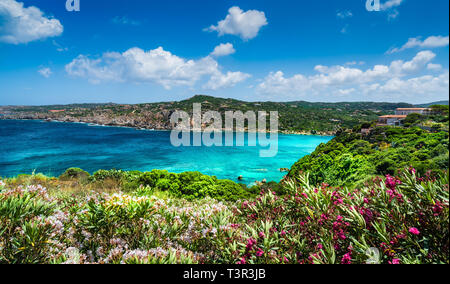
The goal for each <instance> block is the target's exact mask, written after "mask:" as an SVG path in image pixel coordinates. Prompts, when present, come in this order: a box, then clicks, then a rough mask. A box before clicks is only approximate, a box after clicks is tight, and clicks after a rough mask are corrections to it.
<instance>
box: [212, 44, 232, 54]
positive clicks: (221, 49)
mask: <svg viewBox="0 0 450 284" xmlns="http://www.w3.org/2000/svg"><path fill="white" fill-rule="evenodd" d="M235 52H236V50H235V49H234V47H233V45H232V44H231V43H222V44H220V45H218V46H216V48H214V51H213V52H212V53H211V55H212V56H215V57H220V56H227V55H230V54H233V53H235Z"/></svg>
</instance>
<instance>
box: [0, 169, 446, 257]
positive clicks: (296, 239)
mask: <svg viewBox="0 0 450 284" xmlns="http://www.w3.org/2000/svg"><path fill="white" fill-rule="evenodd" d="M79 179H80V177H79V176H77V177H74V176H72V177H66V180H67V181H68V182H71V183H72V185H74V184H76V183H78V182H80V181H79ZM38 182H44V183H49V182H51V181H49V180H47V179H46V178H44V177H42V176H30V177H27V178H25V177H22V180H21V181H19V180H18V179H11V180H5V181H3V182H0V263H188V264H189V263H230V264H235V263H239V264H258V263H274V264H281V263H285V264H287V263H292V264H297V263H301V264H304V263H342V264H350V263H366V262H375V263H377V262H379V263H386V264H388V263H392V264H397V263H402V264H403V263H447V264H448V263H449V257H448V255H449V186H448V173H445V174H442V175H439V176H436V177H432V176H423V177H420V176H418V175H416V171H415V170H414V169H408V170H405V171H404V172H402V173H401V174H400V175H399V176H398V177H392V176H386V177H385V178H383V179H374V180H373V181H371V183H369V184H367V185H366V186H364V187H361V188H332V187H330V186H329V185H327V184H322V185H320V186H313V185H312V184H311V183H310V181H309V178H308V176H307V175H305V176H300V177H299V178H296V179H292V180H289V181H287V182H286V183H285V185H284V186H283V189H284V190H285V194H284V195H281V196H279V195H277V194H275V193H274V192H272V191H271V190H262V191H261V192H260V193H259V194H258V196H256V197H255V198H250V199H249V200H239V201H236V202H219V201H217V200H214V199H210V198H209V197H208V198H192V199H190V200H186V199H185V198H180V197H178V196H177V195H174V194H172V193H171V192H170V191H159V190H155V189H154V188H152V187H150V186H147V187H144V186H141V187H139V188H138V189H137V190H131V191H128V192H126V193H125V192H123V191H116V190H113V189H110V190H109V191H106V190H103V191H99V190H95V189H92V190H91V191H87V190H83V191H76V190H75V188H79V187H77V186H75V187H72V189H71V190H69V188H70V187H67V188H66V189H65V190H62V189H60V190H46V189H45V188H44V187H42V186H40V185H35V184H36V183H38ZM18 183H22V184H18ZM371 248H376V249H378V250H379V255H378V254H377V253H376V251H375V250H373V249H371ZM369 252H372V254H370V253H369ZM374 252H375V253H374Z"/></svg>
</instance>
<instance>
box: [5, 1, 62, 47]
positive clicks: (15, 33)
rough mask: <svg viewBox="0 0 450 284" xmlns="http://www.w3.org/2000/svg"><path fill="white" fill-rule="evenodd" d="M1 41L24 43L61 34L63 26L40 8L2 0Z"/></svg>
mask: <svg viewBox="0 0 450 284" xmlns="http://www.w3.org/2000/svg"><path fill="white" fill-rule="evenodd" d="M0 25H1V26H0V42H5V43H9V44H22V43H28V42H32V41H35V40H40V39H45V38H49V37H55V36H59V35H61V34H62V32H63V29H64V28H63V26H62V25H61V23H60V22H59V20H57V19H53V18H49V17H46V16H44V13H43V12H42V11H41V10H39V8H37V7H34V6H30V7H24V4H23V3H21V2H17V1H15V0H0Z"/></svg>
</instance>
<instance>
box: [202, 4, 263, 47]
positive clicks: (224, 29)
mask: <svg viewBox="0 0 450 284" xmlns="http://www.w3.org/2000/svg"><path fill="white" fill-rule="evenodd" d="M266 25H268V22H267V18H266V15H265V14H264V12H261V11H257V10H249V11H246V12H244V11H243V10H242V9H241V8H239V7H236V6H235V7H231V8H230V9H229V10H228V15H227V16H226V17H225V19H224V20H222V21H220V22H218V23H217V25H216V26H214V25H212V26H210V27H209V28H207V29H206V30H208V31H216V32H218V33H219V36H223V35H226V34H229V35H237V36H240V37H241V38H242V39H244V40H249V39H252V38H255V37H256V36H257V35H258V33H259V31H260V29H261V28H262V27H264V26H266Z"/></svg>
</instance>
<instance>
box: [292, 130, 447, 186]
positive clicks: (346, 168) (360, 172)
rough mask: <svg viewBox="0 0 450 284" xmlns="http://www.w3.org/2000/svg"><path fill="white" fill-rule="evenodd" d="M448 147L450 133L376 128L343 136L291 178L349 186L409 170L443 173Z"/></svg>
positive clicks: (304, 160)
mask: <svg viewBox="0 0 450 284" xmlns="http://www.w3.org/2000/svg"><path fill="white" fill-rule="evenodd" d="M448 144H449V136H448V132H444V131H441V132H438V133H432V132H429V131H426V130H423V129H420V128H418V127H413V128H398V127H376V128H374V129H373V130H372V131H371V132H370V134H369V135H363V134H361V133H359V132H357V131H353V132H352V133H348V132H342V133H340V134H339V135H338V136H337V137H336V138H335V139H333V140H332V141H330V142H329V143H327V144H322V145H320V146H319V147H318V148H317V149H316V151H315V152H314V153H312V154H311V155H309V156H306V157H304V158H302V159H301V160H300V161H298V162H297V163H296V164H295V165H294V166H293V167H292V169H291V171H290V173H289V176H290V177H298V176H299V175H300V173H301V172H309V173H310V175H311V176H310V178H311V181H312V182H313V183H322V182H328V183H330V184H332V185H349V184H355V183H356V184H357V183H358V182H362V181H365V180H366V179H368V178H370V177H372V176H374V175H386V174H390V175H393V174H396V173H397V171H398V170H401V169H403V168H405V167H408V166H413V167H414V168H416V169H417V171H418V172H419V173H420V174H425V173H426V172H428V171H432V172H439V171H441V170H447V169H448V163H449V152H448V146H449V145H448Z"/></svg>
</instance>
